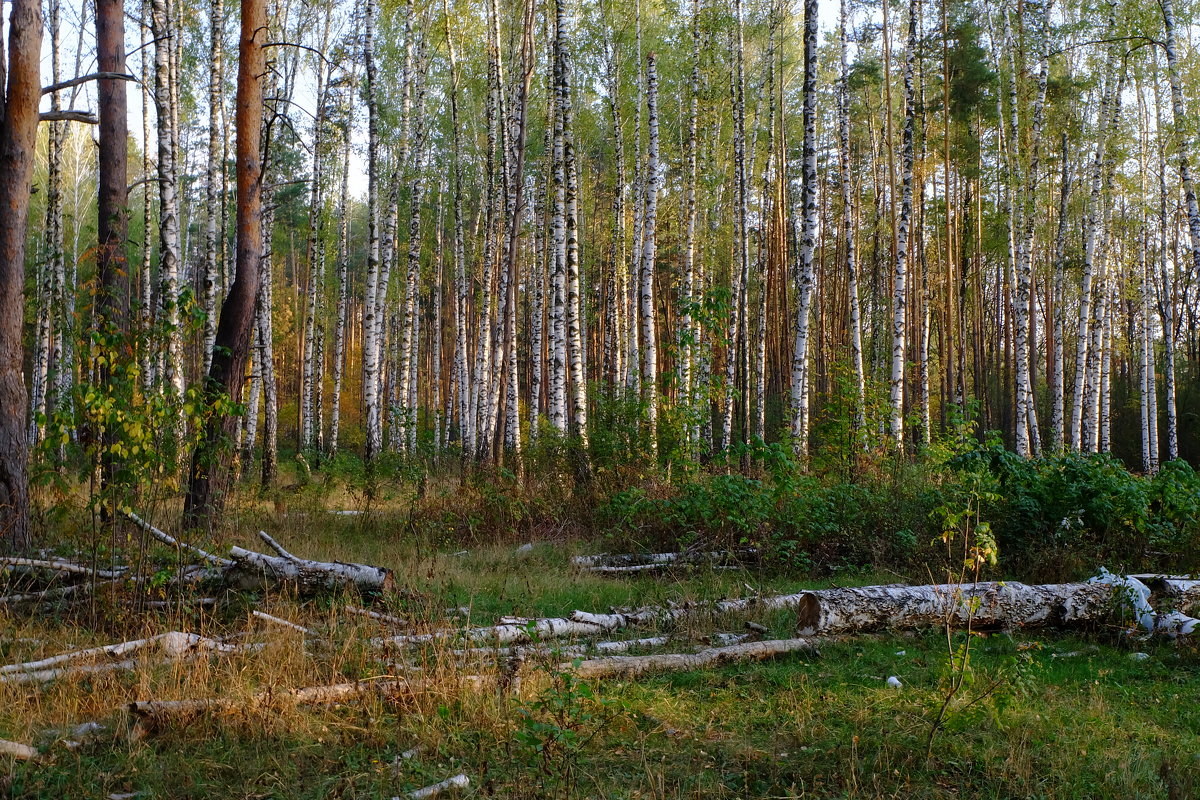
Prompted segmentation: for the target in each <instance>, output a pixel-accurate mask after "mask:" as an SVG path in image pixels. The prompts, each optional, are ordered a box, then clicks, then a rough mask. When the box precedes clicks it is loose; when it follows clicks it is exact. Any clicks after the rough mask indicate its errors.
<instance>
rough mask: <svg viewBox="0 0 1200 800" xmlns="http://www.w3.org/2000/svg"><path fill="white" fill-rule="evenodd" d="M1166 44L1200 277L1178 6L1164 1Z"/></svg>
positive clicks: (1198, 215) (1199, 212)
mask: <svg viewBox="0 0 1200 800" xmlns="http://www.w3.org/2000/svg"><path fill="white" fill-rule="evenodd" d="M1159 7H1160V8H1161V9H1162V14H1163V27H1164V28H1165V29H1166V41H1165V42H1164V43H1163V45H1164V46H1163V49H1164V50H1165V51H1166V54H1167V78H1168V80H1169V81H1170V83H1171V114H1172V119H1173V121H1174V134H1175V146H1176V148H1177V156H1176V157H1177V158H1178V160H1179V179H1180V181H1181V182H1182V183H1183V199H1184V209H1185V211H1186V212H1187V223H1188V235H1189V238H1190V241H1191V250H1192V269H1193V271H1194V272H1195V273H1196V274H1198V275H1200V203H1198V201H1197V200H1196V186H1195V182H1194V181H1193V179H1192V167H1191V161H1190V156H1191V154H1190V150H1191V145H1192V142H1191V136H1190V134H1189V130H1190V129H1189V128H1188V121H1187V112H1186V111H1185V108H1184V104H1183V85H1182V82H1181V81H1180V77H1179V57H1178V54H1177V48H1176V43H1175V39H1176V36H1175V6H1174V2H1173V0H1160V2H1159Z"/></svg>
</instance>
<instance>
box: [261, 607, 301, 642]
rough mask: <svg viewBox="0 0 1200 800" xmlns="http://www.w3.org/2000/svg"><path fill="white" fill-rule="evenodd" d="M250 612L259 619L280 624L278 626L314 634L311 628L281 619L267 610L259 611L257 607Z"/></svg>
mask: <svg viewBox="0 0 1200 800" xmlns="http://www.w3.org/2000/svg"><path fill="white" fill-rule="evenodd" d="M250 613H251V614H252V615H253V616H255V617H257V618H258V619H261V620H264V621H266V622H270V623H273V624H275V625H278V626H280V627H281V628H289V629H291V630H293V631H297V632H299V633H303V634H304V635H305V636H312V635H313V632H312V631H311V630H309V629H308V628H306V627H304V626H303V625H297V624H296V623H294V622H289V621H288V620H286V619H281V618H280V617H275V616H272V615H270V614H268V613H266V612H265V611H258V610H257V609H256V610H254V611H251V612H250Z"/></svg>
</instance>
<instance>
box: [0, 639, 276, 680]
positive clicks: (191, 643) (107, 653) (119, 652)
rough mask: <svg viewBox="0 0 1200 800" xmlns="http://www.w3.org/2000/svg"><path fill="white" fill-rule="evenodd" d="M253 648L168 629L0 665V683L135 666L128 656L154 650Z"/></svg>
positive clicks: (174, 653) (183, 653) (175, 654)
mask: <svg viewBox="0 0 1200 800" xmlns="http://www.w3.org/2000/svg"><path fill="white" fill-rule="evenodd" d="M253 647H256V646H254V645H233V644H226V643H224V642H221V641H218V640H216V639H210V638H208V637H205V636H200V635H199V634H195V633H184V632H182V631H168V632H167V633H160V634H157V635H156V636H150V637H147V638H145V639H136V640H133V641H129V642H119V643H117V644H110V645H105V646H103V647H89V648H87V649H84V650H74V651H71V652H69V653H62V654H60V655H56V656H50V657H49V658H43V659H40V660H38V661H27V662H25V663H23V664H7V665H5V666H0V683H14V684H26V683H47V682H49V681H52V680H54V679H56V678H59V677H62V676H64V675H67V674H95V673H101V672H112V671H119V670H132V669H136V668H137V664H138V662H137V660H136V659H135V658H126V657H127V656H130V655H133V654H137V653H139V652H141V651H144V650H148V649H154V650H156V651H157V652H158V653H159V654H160V655H161V656H163V657H164V658H165V659H166V660H168V661H173V660H178V659H182V658H185V657H187V656H190V655H193V654H197V653H200V652H212V653H233V652H239V651H243V650H246V649H250V648H253ZM98 658H114V659H121V660H118V661H113V662H106V663H101V664H89V663H87V662H89V661H93V660H95V659H98Z"/></svg>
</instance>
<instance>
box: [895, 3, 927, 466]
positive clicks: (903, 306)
mask: <svg viewBox="0 0 1200 800" xmlns="http://www.w3.org/2000/svg"><path fill="white" fill-rule="evenodd" d="M920 13H921V4H920V0H913V1H912V3H911V4H910V5H909V20H908V47H907V52H906V53H905V60H904V131H903V133H902V145H901V146H902V151H901V178H900V180H901V190H900V191H901V194H900V219H899V222H898V223H897V226H896V261H895V273H894V280H893V288H892V374H891V382H890V386H891V389H890V392H889V403H890V406H891V426H890V433H891V436H892V440H893V443H894V446H895V447H896V448H897V449H898V450H900V451H901V452H903V451H904V373H905V367H906V361H905V352H906V345H907V335H908V325H907V313H908V262H909V257H908V247H909V241H908V240H909V231H910V228H911V224H912V223H911V218H912V198H913V138H914V128H915V124H916V96H915V92H914V86H913V76H914V68H915V64H916V58H917V52H916V51H917V42H918V39H917V30H918V20H919V19H920Z"/></svg>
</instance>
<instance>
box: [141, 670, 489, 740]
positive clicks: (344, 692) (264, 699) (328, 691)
mask: <svg viewBox="0 0 1200 800" xmlns="http://www.w3.org/2000/svg"><path fill="white" fill-rule="evenodd" d="M452 680H457V681H458V682H459V683H460V684H463V685H467V686H470V687H471V688H472V689H480V688H483V687H484V686H486V685H487V681H486V679H484V678H483V677H481V676H478V675H458V676H454V678H453V679H442V680H429V679H425V678H418V679H411V680H410V679H407V678H387V679H382V680H369V681H353V682H349V683H337V684H332V685H329V686H305V687H301V688H296V689H285V690H282V691H276V690H273V689H272V690H268V691H263V692H259V693H257V694H254V695H251V696H250V697H248V698H245V699H242V700H235V699H234V698H229V697H207V698H198V699H185V700H135V701H134V702H132V703H130V704H129V705H128V706H127V709H128V711H129V713H130V714H132V715H133V716H134V717H135V718H137V720H138V721H139V723H141V724H142V730H143V731H144V730H146V729H147V728H157V727H163V726H166V725H169V724H178V723H180V722H185V721H187V720H190V719H193V718H194V717H196V716H199V715H201V714H204V713H214V712H224V713H229V714H239V713H240V714H250V713H256V712H258V711H261V710H263V709H264V708H271V707H276V706H287V705H293V706H321V705H333V704H336V703H345V702H348V701H351V700H355V699H358V698H361V697H367V696H391V695H400V694H414V693H417V692H423V691H430V690H433V689H439V690H443V689H446V688H448V687H449V686H451V685H452Z"/></svg>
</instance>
